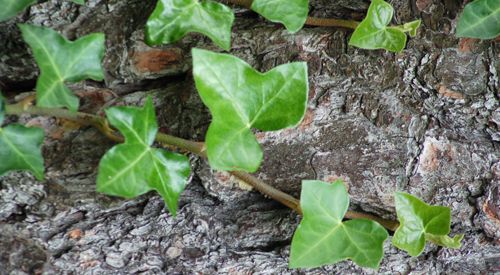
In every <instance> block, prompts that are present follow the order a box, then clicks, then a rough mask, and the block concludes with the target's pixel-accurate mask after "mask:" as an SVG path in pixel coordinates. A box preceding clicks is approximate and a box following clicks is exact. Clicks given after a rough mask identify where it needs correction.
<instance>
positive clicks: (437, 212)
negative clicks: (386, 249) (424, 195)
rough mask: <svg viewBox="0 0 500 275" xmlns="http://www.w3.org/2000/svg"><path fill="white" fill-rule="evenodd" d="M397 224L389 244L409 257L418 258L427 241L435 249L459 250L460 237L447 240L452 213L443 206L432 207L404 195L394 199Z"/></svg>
mask: <svg viewBox="0 0 500 275" xmlns="http://www.w3.org/2000/svg"><path fill="white" fill-rule="evenodd" d="M394 198H395V204H396V212H397V214H398V220H399V222H400V223H401V225H400V226H399V228H398V230H396V233H394V237H393V238H392V243H393V244H394V245H395V246H396V247H398V248H400V249H402V250H405V251H407V252H408V254H410V255H411V256H418V255H420V253H422V251H423V250H424V247H425V242H426V241H430V242H433V243H435V244H437V245H440V246H444V247H451V248H460V241H461V240H462V238H463V235H456V236H455V237H453V238H450V237H448V236H447V235H448V233H450V224H451V212H450V208H448V207H444V206H431V205H428V204H426V203H425V202H423V201H421V200H419V199H418V198H416V197H414V196H412V195H410V194H407V193H403V192H397V193H395V195H394Z"/></svg>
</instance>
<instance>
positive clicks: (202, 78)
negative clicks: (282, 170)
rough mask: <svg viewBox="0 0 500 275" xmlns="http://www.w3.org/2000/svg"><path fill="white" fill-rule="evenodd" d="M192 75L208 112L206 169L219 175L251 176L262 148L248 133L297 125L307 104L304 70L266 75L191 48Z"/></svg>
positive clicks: (284, 68) (296, 67)
mask: <svg viewBox="0 0 500 275" xmlns="http://www.w3.org/2000/svg"><path fill="white" fill-rule="evenodd" d="M192 55H193V75H194V80H195V83H196V88H197V89H198V92H199V93H200V96H201V99H202V100H203V102H204V103H205V105H207V106H208V108H209V109H210V112H211V113H212V123H211V124H210V126H209V128H208V132H207V135H206V146H207V154H208V160H209V162H210V165H211V166H212V168H213V169H217V170H245V171H249V172H254V171H256V170H257V168H258V167H259V165H260V163H261V162H262V149H261V148H260V146H259V144H258V143H257V140H256V138H255V136H254V134H253V133H252V131H251V129H252V128H257V129H260V130H263V131H273V130H279V129H283V128H286V127H292V126H294V125H296V124H298V123H299V122H300V121H301V120H302V117H303V116H304V113H305V109H306V102H307V93H308V82H307V66H306V64H305V63H303V62H295V63H289V64H285V65H281V66H278V67H276V68H274V69H272V70H270V71H268V72H266V73H260V72H258V71H256V70H254V69H253V68H252V67H251V66H250V65H248V64H247V63H245V62H244V61H242V60H241V59H238V58H236V57H234V56H231V55H227V54H218V53H214V52H210V51H206V50H200V49H193V51H192Z"/></svg>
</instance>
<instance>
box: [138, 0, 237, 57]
mask: <svg viewBox="0 0 500 275" xmlns="http://www.w3.org/2000/svg"><path fill="white" fill-rule="evenodd" d="M233 21H234V14H233V11H232V10H231V9H230V8H229V7H227V6H225V5H223V4H221V3H217V2H213V1H210V0H207V1H202V2H199V1H198V0H159V1H158V3H157V5H156V8H155V9H154V11H153V13H152V14H151V16H150V17H149V19H148V21H147V23H146V42H147V43H148V44H149V45H159V44H167V43H173V42H176V41H177V40H179V39H181V38H182V37H184V36H185V35H186V34H187V33H188V32H198V33H202V34H204V35H206V36H208V37H210V39H212V41H214V42H215V44H217V45H218V46H219V47H221V48H223V49H225V50H229V49H230V48H231V27H232V25H233Z"/></svg>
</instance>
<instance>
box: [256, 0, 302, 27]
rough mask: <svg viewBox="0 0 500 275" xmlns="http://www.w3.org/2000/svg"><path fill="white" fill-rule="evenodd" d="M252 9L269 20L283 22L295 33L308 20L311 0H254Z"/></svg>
mask: <svg viewBox="0 0 500 275" xmlns="http://www.w3.org/2000/svg"><path fill="white" fill-rule="evenodd" d="M251 9H252V10H254V11H256V12H257V13H259V14H260V15H262V16H263V17H264V18H266V19H267V20H269V21H272V22H278V23H282V24H283V25H285V27H286V28H287V30H288V31H290V32H292V33H294V32H297V31H299V30H300V29H301V28H302V27H303V26H304V23H305V22H306V19H307V14H308V13H309V0H254V1H253V2H252V6H251Z"/></svg>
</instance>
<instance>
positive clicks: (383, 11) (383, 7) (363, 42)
mask: <svg viewBox="0 0 500 275" xmlns="http://www.w3.org/2000/svg"><path fill="white" fill-rule="evenodd" d="M393 14H394V9H393V8H392V6H391V5H390V4H388V3H386V2H384V1H383V0H372V3H371V4H370V7H369V8H368V12H367V13H366V17H365V19H364V20H363V21H361V23H360V24H359V25H358V27H357V28H356V30H354V33H353V34H352V36H351V39H350V40H349V45H353V46H356V47H359V48H363V49H371V50H372V49H386V50H388V51H391V52H400V51H402V50H403V49H404V47H405V45H406V34H405V32H406V31H409V32H410V35H411V36H414V35H416V29H417V28H418V26H420V21H419V20H416V21H413V22H410V23H407V24H405V25H403V26H402V27H401V26H388V25H389V23H390V22H391V19H392V15H393Z"/></svg>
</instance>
